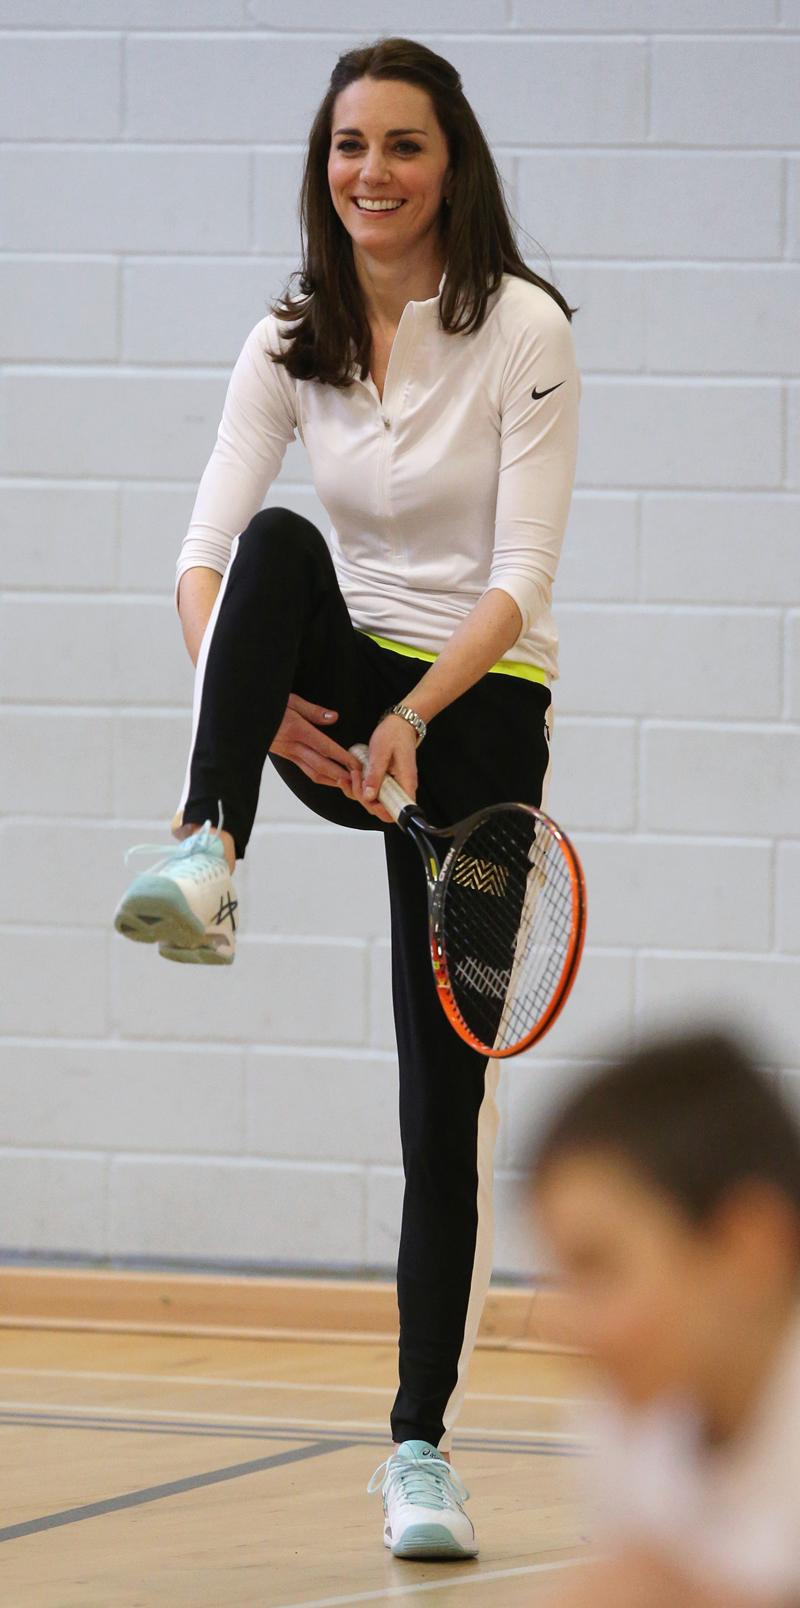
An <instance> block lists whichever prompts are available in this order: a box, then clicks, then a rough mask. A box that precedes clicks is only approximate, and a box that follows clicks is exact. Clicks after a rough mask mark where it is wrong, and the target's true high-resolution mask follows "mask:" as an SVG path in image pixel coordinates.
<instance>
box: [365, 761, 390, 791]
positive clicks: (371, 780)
mask: <svg viewBox="0 0 800 1608" xmlns="http://www.w3.org/2000/svg"><path fill="white" fill-rule="evenodd" d="M385 775H386V767H385V765H380V764H378V762H377V761H376V760H375V759H373V758H372V757H370V758H369V759H368V760H367V763H366V765H365V766H364V797H365V798H368V799H373V798H377V796H378V794H379V792H380V789H381V784H382V782H383V778H384V776H385Z"/></svg>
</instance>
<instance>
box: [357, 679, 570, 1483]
mask: <svg viewBox="0 0 800 1608" xmlns="http://www.w3.org/2000/svg"><path fill="white" fill-rule="evenodd" d="M549 704H550V692H549V689H547V688H545V687H543V686H542V685H540V684H539V683H536V682H530V681H527V680H521V679H518V678H516V677H510V676H504V675H499V674H490V675H486V676H484V677H483V678H482V679H481V681H480V682H479V683H477V685H476V686H475V687H473V688H470V690H469V692H467V693H465V694H463V696H462V697H461V698H459V699H457V700H456V701H455V703H454V704H452V705H450V707H449V708H448V709H446V710H443V711H442V713H441V714H440V715H438V716H437V718H436V722H435V724H434V725H433V726H432V729H431V733H430V736H429V738H428V739H427V740H426V743H425V745H424V746H423V747H422V748H421V749H420V753H419V789H418V794H417V797H418V801H419V803H420V806H421V808H422V809H423V811H424V812H425V814H427V815H429V817H430V819H431V820H432V821H433V822H434V823H437V824H439V823H441V824H442V825H448V824H451V823H452V822H454V821H456V820H458V819H460V818H462V817H463V816H465V815H468V814H469V813H470V812H471V811H472V810H475V809H478V808H480V807H481V806H482V805H484V804H490V803H499V802H502V801H503V800H504V799H508V798H514V799H521V800H524V801H526V802H528V803H531V804H540V803H541V801H542V791H543V787H544V786H545V782H546V776H547V772H548V768H549V743H548V737H547V732H546V729H545V717H546V713H547V712H548V709H549ZM426 750H427V752H426ZM384 842H385V845H386V856H387V865H388V872H389V887H390V895H391V911H392V990H393V1001H394V1013H395V1025H396V1031H397V1047H398V1059H399V1065H400V1126H401V1138H402V1147H403V1165H404V1171H405V1193H404V1200H403V1217H402V1226H401V1237H400V1249H399V1255H398V1269H397V1293H398V1305H399V1309H400V1358H399V1365H400V1384H399V1390H398V1393H397V1397H396V1399H395V1402H394V1406H393V1408H392V1414H391V1428H392V1435H393V1438H394V1440H395V1441H403V1440H406V1439H421V1440H426V1441H429V1442H430V1443H431V1444H432V1445H435V1446H439V1447H440V1448H441V1449H442V1450H443V1451H448V1450H449V1449H450V1444H451V1438H452V1429H453V1425H454V1423H455V1421H456V1418H457V1415H458V1412H459V1410H460V1407H461V1403H462V1401H463V1396H464V1392H465V1388H466V1378H467V1370H468V1366H469V1360H470V1357H471V1354H472V1349H473V1346H474V1343H475V1337H476V1334H477V1329H478V1323H479V1320H480V1315H481V1311H482V1308H483V1303H484V1299H485V1295H486V1290H487V1287H488V1284H489V1279H490V1275H491V1267H492V1253H493V1238H494V1212H493V1163H494V1149H495V1141H496V1137H497V1130H498V1110H497V1103H496V1090H497V1085H498V1078H499V1062H498V1061H496V1060H495V1059H493V1058H492V1057H487V1056H483V1055H481V1054H479V1052H477V1051H475V1050H472V1049H471V1048H470V1047H469V1045H467V1044H465V1043H464V1041H463V1040H462V1039H460V1038H459V1037H458V1035H457V1034H456V1033H455V1032H454V1030H453V1029H452V1027H451V1026H450V1024H449V1023H448V1021H447V1019H446V1017H445V1014H444V1012H443V1010H442V1008H441V1005H440V1004H439V1002H438V999H437V997H436V988H435V984H434V981H433V975H432V970H431V963H430V955H429V951H428V929H427V900H426V892H425V878H424V875H423V872H422V867H421V866H420V865H419V863H418V859H419V856H418V852H417V850H416V849H415V847H414V845H413V843H411V842H410V841H409V839H408V838H407V837H406V836H405V835H404V834H401V833H399V832H398V833H391V832H387V833H386V836H385V839H384Z"/></svg>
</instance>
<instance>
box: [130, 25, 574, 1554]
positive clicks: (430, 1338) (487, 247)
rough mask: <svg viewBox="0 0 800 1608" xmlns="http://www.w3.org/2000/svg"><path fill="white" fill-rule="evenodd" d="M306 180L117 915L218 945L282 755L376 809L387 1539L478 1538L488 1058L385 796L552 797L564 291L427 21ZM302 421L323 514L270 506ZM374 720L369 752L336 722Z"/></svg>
mask: <svg viewBox="0 0 800 1608" xmlns="http://www.w3.org/2000/svg"><path fill="white" fill-rule="evenodd" d="M300 203H301V219H302V239H303V263H302V268H301V269H299V270H298V271H297V274H296V275H292V276H291V279H295V278H298V279H299V294H297V295H294V294H291V293H290V289H289V286H288V285H287V287H286V291H285V294H284V295H283V296H282V297H281V298H280V299H279V301H278V302H277V303H276V304H275V305H274V306H273V307H272V308H271V309H270V312H269V313H268V314H267V315H266V317H264V318H262V319H260V320H259V321H258V323H257V324H255V325H254V327H253V328H252V329H251V331H250V333H249V335H248V336H247V339H246V341H245V342H244V345H243V347H242V350H241V352H240V354H239V357H238V359H237V361H236V364H235V366H234V369H233V373H232V375H231V379H230V383H229V386H228V390H227V394H226V397H225V404H224V408H223V412H222V418H221V420H220V424H219V430H218V434H217V440H216V443H215V445H214V449H213V452H212V454H211V457H210V459H209V461H208V463H207V465H206V468H205V471H204V473H203V476H202V479H201V482H200V486H199V488H198V492H197V496H196V499H195V504H194V508H193V510H192V516H191V520H190V524H189V529H188V531H187V533H186V536H185V539H184V542H183V545H182V548H181V553H180V556H179V560H178V566H177V576H176V598H177V604H178V609H179V612H180V617H181V621H182V624H183V629H184V635H185V639H186V643H187V646H188V649H189V652H190V654H191V656H192V658H193V659H194V660H195V662H196V664H197V675H196V680H195V697H194V709H193V716H192V735H191V742H190V750H189V756H188V762H187V766H186V773H185V777H184V784H183V790H182V795H181V799H180V804H179V806H178V810H177V812H176V815H175V817H174V820H173V833H174V836H175V837H176V838H178V839H179V840H181V841H180V846H179V847H177V848H173V849H172V850H171V854H170V855H168V856H167V857H166V858H165V860H164V861H162V862H161V864H160V865H158V866H156V867H154V868H153V870H152V871H151V872H148V873H144V874H143V876H142V877H141V878H138V879H137V880H136V881H135V882H134V883H133V885H132V887H131V888H130V889H129V890H128V893H127V894H126V895H125V897H124V898H123V900H122V901H121V904H120V906H119V908H118V911H117V916H116V925H117V928H118V930H119V931H120V932H122V933H124V934H125V936H126V937H129V938H135V939H137V940H144V941H149V942H153V941H158V943H159V949H160V952H161V954H162V955H164V956H165V957H166V958H168V959H171V960H178V961H184V962H185V961H190V962H194V963H201V964H225V963H227V964H230V962H231V961H232V960H233V958H234V951H235V933H236V926H237V923H238V914H237V911H238V905H237V901H236V899H235V896H234V894H233V881H232V876H233V872H234V870H235V864H236V860H237V859H242V858H243V857H244V854H245V849H246V846H247V844H248V841H249V838H250V834H251V831H252V827H253V822H254V819H255V813H256V806H257V802H258V796H259V788H260V783H261V774H262V770H263V766H264V763H265V761H266V759H267V757H269V759H270V762H271V763H272V765H273V766H274V768H275V769H276V771H277V772H278V775H279V776H280V777H281V778H282V780H283V781H284V782H285V783H286V785H287V787H289V788H290V789H291V790H292V792H293V793H294V794H295V795H296V796H297V797H298V798H300V799H301V800H302V801H303V802H304V803H305V804H306V805H307V806H308V808H309V809H310V810H313V811H314V812H315V814H317V815H318V816H321V817H323V818H324V819H325V820H328V821H333V822H335V823H337V824H339V825H343V826H348V827H351V828H355V829H357V830H370V831H380V832H382V834H383V842H384V848H385V855H386V865H387V874H388V885H389V896H390V905H391V938H392V1001H393V1010H394V1021H395V1027H396V1035H397V1058H398V1067H399V1080H400V1124H401V1137H402V1150H403V1161H404V1171H405V1196H404V1203H403V1215H402V1229H401V1237H400V1250H399V1257H398V1268H397V1294H398V1306H399V1312H400V1348H399V1388H398V1391H397V1394H396V1397H395V1400H394V1403H393V1406H392V1409H391V1414H390V1428H391V1432H392V1436H393V1441H394V1450H393V1452H392V1454H391V1455H390V1457H389V1459H388V1460H387V1463H386V1465H385V1469H384V1470H383V1472H384V1475H385V1477H384V1478H383V1481H382V1491H383V1499H384V1507H385V1514H386V1517H385V1520H384V1530H383V1539H384V1541H385V1544H386V1545H387V1546H391V1547H392V1550H393V1551H394V1552H395V1553H396V1555H397V1556H400V1557H447V1556H450V1557H452V1556H456V1557H459V1556H460V1557H464V1556H473V1555H474V1554H475V1553H476V1552H477V1542H476V1540H475V1534H474V1530H473V1527H472V1524H471V1521H470V1519H469V1518H468V1517H467V1515H466V1512H465V1511H464V1507H463V1502H464V1500H465V1488H464V1487H463V1486H462V1485H461V1483H460V1481H458V1480H457V1479H456V1478H455V1476H451V1475H450V1473H449V1468H448V1460H449V1456H450V1444H451V1437H452V1431H453V1426H454V1424H455V1422H456V1419H457V1417H458V1414H459V1411H460V1408H461V1404H462V1401H463V1398H464V1393H465V1388H466V1377H467V1367H468V1364H469V1359H470V1355H471V1351H472V1347H473V1345H474V1343H475V1337H476V1334H477V1329H478V1322H479V1318H480V1314H481V1309H482V1306H483V1301H484V1297H485V1294H486V1290H487V1287H488V1283H489V1277H490V1273H491V1259H492V1238H493V1203H492V1158H493V1150H494V1142H495V1137H496V1132H497V1124H498V1112H497V1105H496V1100H495V1092H496V1087H497V1079H498V1076H499V1062H497V1061H496V1060H493V1059H492V1058H491V1057H487V1056H486V1055H482V1054H481V1053H479V1052H478V1051H476V1050H474V1049H473V1048H471V1047H470V1046H469V1045H468V1044H466V1043H465V1042H464V1041H463V1040H462V1039H459V1038H458V1037H457V1035H456V1034H455V1033H454V1032H453V1031H452V1029H451V1027H450V1026H449V1024H448V1023H447V1020H446V1018H445V1016H444V1013H443V1012H442V1011H441V1009H440V1007H439V1004H438V1000H437V997H436V990H435V988H434V986H433V983H432V977H431V969H430V962H429V955H428V941H427V931H428V913H427V892H426V883H425V877H424V875H423V874H422V873H421V871H420V867H419V865H418V863H417V858H416V849H415V847H414V844H413V843H412V842H411V840H410V839H409V838H408V837H407V836H406V835H405V834H404V833H402V832H401V831H399V830H398V829H397V827H396V826H395V825H394V823H393V821H392V818H391V817H390V816H389V814H388V812H387V811H386V810H385V808H384V807H383V806H382V805H381V804H380V803H379V801H378V796H377V795H378V793H379V790H380V786H381V783H382V781H383V778H384V776H385V775H386V774H389V773H391V774H392V775H393V776H395V777H396V779H397V780H398V781H399V783H400V785H401V786H402V787H403V788H404V789H405V791H406V793H408V794H409V795H410V796H411V797H412V798H416V799H417V801H418V803H419V805H420V808H421V810H422V811H423V812H424V813H425V815H426V816H427V817H428V818H429V819H430V820H431V821H433V822H436V821H437V820H438V821H441V822H445V821H455V820H460V819H463V817H465V816H466V815H469V814H470V813H472V812H473V811H475V810H478V809H480V808H482V807H483V806H485V805H489V804H493V803H501V802H504V801H506V800H508V799H516V800H518V801H520V802H524V803H529V804H532V805H535V806H539V805H541V804H542V803H543V802H544V797H545V792H546V787H547V780H548V775H549V764H550V720H551V692H550V686H551V682H552V681H553V680H555V679H556V677H557V676H558V631H557V629H556V626H555V623H554V621H553V618H552V614H551V610H550V604H551V590H552V583H553V579H554V577H555V573H556V567H557V564H558V560H559V554H560V551H561V544H562V541H563V537H564V532H565V529H566V524H567V517H568V513H569V506H570V500H571V495H572V486H573V480H574V474H575V464H576V455H577V435H578V405H579V399H580V393H581V380H580V374H579V371H578V366H577V362H576V357H575V351H574V344H573V340H572V332H571V328H570V322H571V317H572V309H571V308H570V307H569V304H568V303H567V302H566V301H565V299H564V297H563V296H562V295H561V293H560V292H559V291H558V290H557V289H556V288H555V287H554V286H553V285H551V284H549V283H548V282H547V281H546V280H543V279H540V278H539V276H538V275H537V274H535V273H534V272H533V271H532V270H531V269H529V268H528V267H527V266H526V264H525V262H524V261H523V259H522V257H521V255H520V252H519V249H518V246H517V243H516V239H515V235H514V230H513V228H512V224H511V221H510V218H509V215H508V211H507V207H506V203H505V198H504V195H503V188H502V183H501V180H500V177H499V174H498V172H497V168H496V166H495V164H494V161H493V158H492V155H491V153H490V151H489V148H488V146H487V144H486V140H485V138H484V136H483V133H482V131H481V129H480V125H479V124H478V121H477V119H476V117H475V114H474V112H473V110H472V107H471V106H470V104H469V102H468V100H467V98H466V96H465V95H464V92H463V88H462V84H461V80H460V77H459V75H458V73H457V71H456V69H455V68H454V67H453V66H452V64H451V63H450V62H448V61H446V60H445V58H444V57H442V56H439V55H436V54H435V53H434V52H433V51H431V50H429V49H428V48H427V47H426V46H424V45H422V44H418V43H417V42H415V41H414V40H409V39H381V40H378V41H377V42H376V43H375V44H371V45H367V46H364V47H363V48H360V49H357V50H351V51H347V52H345V53H344V54H343V55H342V56H340V57H339V59H338V61H337V62H336V64H335V66H334V69H333V72H332V75H331V80H330V84H329V86H328V88H327V90H326V93H325V95H324V97H323V100H322V102H321V104H320V107H319V110H318V112H317V114H316V116H315V118H314V122H313V124H312V128H311V132H310V135H309V142H308V151H307V155H306V162H305V168H304V173H303V181H302V189H301V197H300ZM296 435H298V436H299V437H300V439H301V440H302V441H303V443H304V445H305V447H306V449H307V451H308V456H309V460H310V463H311V468H312V472H313V477H314V486H315V489H316V492H317V495H318V497H319V499H320V502H321V503H322V505H323V506H324V508H325V510H326V513H327V515H328V516H329V519H330V528H329V530H328V531H327V533H323V532H322V531H320V530H319V529H317V527H316V526H315V525H314V524H312V523H311V522H310V521H309V520H308V519H305V518H303V517H301V516H300V515H299V514H297V513H295V512H293V511H291V510H289V509H287V508H283V507H270V508H267V509H264V508H262V503H263V500H264V497H265V495H266V493H267V492H268V490H269V488H270V486H271V485H272V483H273V482H274V480H275V478H276V476H277V474H278V471H279V469H280V467H281V463H282V461H283V457H284V454H285V451H286V448H287V446H288V444H289V443H290V442H291V441H292V440H293V439H294V438H295V436H296ZM334 732H335V736H334ZM367 737H368V738H369V750H368V752H369V759H368V763H367V766H366V769H365V772H364V774H363V776H362V771H361V766H360V763H359V761H358V760H357V759H356V758H355V757H354V755H353V754H352V753H351V752H350V745H351V744H354V743H359V742H364V741H365V739H366V738H367ZM423 739H424V744H423V746H422V748H421V749H420V750H419V760H418V758H417V750H418V746H419V744H420V742H421V741H422V740H423ZM300 849H301V840H300V839H298V852H299V851H300ZM505 958H508V962H509V971H508V975H510V964H511V960H512V959H513V956H509V957H503V956H502V955H501V956H500V957H499V960H498V965H499V966H500V969H501V970H500V974H502V975H506V973H504V972H503V970H502V967H503V965H504V961H505Z"/></svg>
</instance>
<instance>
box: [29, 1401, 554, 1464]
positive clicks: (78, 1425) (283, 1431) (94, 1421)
mask: <svg viewBox="0 0 800 1608" xmlns="http://www.w3.org/2000/svg"><path fill="white" fill-rule="evenodd" d="M4 1423H7V1424H27V1425H28V1426H29V1427H30V1428H33V1429H37V1428H38V1429H83V1430H92V1431H95V1430H98V1431H102V1432H103V1433H106V1434H107V1433H109V1432H113V1433H116V1434H120V1433H128V1434H136V1435H177V1436H190V1437H195V1438H197V1439H210V1440H218V1439H224V1440H230V1439H231V1438H232V1437H233V1438H235V1439H236V1440H256V1441H259V1440H299V1441H306V1440H307V1439H308V1435H309V1426H308V1424H307V1423H306V1424H294V1423H292V1421H291V1419H286V1420H285V1422H282V1423H280V1424H277V1425H275V1424H272V1425H269V1426H267V1425H258V1424H242V1423H229V1424H226V1423H224V1422H223V1423H221V1424H220V1423H215V1424H213V1425H212V1424H204V1423H203V1422H202V1420H195V1422H194V1423H192V1421H191V1420H190V1419H189V1420H186V1419H172V1420H170V1419H169V1418H158V1419H152V1418H148V1417H147V1415H146V1414H143V1415H142V1417H141V1418H130V1417H128V1416H127V1415H126V1417H124V1418H115V1417H114V1416H113V1414H110V1413H103V1414H97V1413H90V1412H85V1413H60V1412H58V1411H57V1410H53V1411H48V1410H47V1408H43V1409H42V1410H41V1412H38V1411H34V1410H32V1409H31V1408H25V1409H20V1410H19V1411H18V1412H15V1411H13V1410H12V1409H9V1408H6V1409H5V1410H3V1411H2V1412H0V1424H4ZM313 1435H314V1442H315V1444H316V1445H320V1446H322V1445H325V1444H327V1442H328V1441H331V1442H332V1443H333V1444H334V1445H335V1446H339V1445H341V1443H342V1440H343V1438H344V1437H346V1440H347V1444H348V1446H385V1445H386V1443H387V1435H388V1431H384V1430H361V1429H350V1428H349V1427H348V1425H347V1424H343V1425H342V1429H341V1431H340V1430H332V1429H317V1428H316V1427H315V1428H314V1429H313ZM458 1449H459V1452H502V1453H504V1454H507V1455H509V1456H526V1457H529V1456H531V1455H534V1456H537V1457H575V1456H583V1455H584V1454H585V1451H586V1447H585V1446H584V1445H583V1444H582V1443H581V1442H580V1441H578V1440H564V1441H559V1442H558V1443H557V1444H554V1443H553V1442H552V1441H550V1440H547V1439H541V1440H539V1439H537V1438H535V1437H533V1436H532V1437H531V1439H530V1440H526V1441H524V1442H521V1441H519V1440H513V1441H511V1440H506V1439H505V1438H504V1436H503V1435H502V1434H498V1435H491V1436H489V1435H471V1434H470V1432H469V1430H463V1431H462V1432H461V1433H460V1434H459V1437H458Z"/></svg>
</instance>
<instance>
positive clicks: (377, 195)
mask: <svg viewBox="0 0 800 1608" xmlns="http://www.w3.org/2000/svg"><path fill="white" fill-rule="evenodd" d="M449 179H450V172H449V168H448V151H447V142H446V140H445V137H444V134H443V133H442V130H441V128H440V126H439V123H438V122H437V119H436V114H435V112H434V108H433V102H432V101H431V98H430V96H429V95H428V94H427V92H426V91H425V90H424V89H420V88H419V87H418V86H417V85H416V84H407V83H405V82H403V81H402V80H399V79H392V78H383V79H381V80H380V81H378V80H377V79H374V78H359V79H357V80H356V82H355V83H353V84H349V85H348V86H347V88H346V89H343V90H341V91H340V93H339V94H338V95H337V97H336V100H335V101H334V105H333V114H332V118H331V145H330V154H329V157H328V183H329V185H330V192H331V199H332V201H333V205H334V206H335V208H336V211H337V212H338V214H339V217H340V218H341V220H342V223H343V224H344V226H345V229H346V230H347V232H348V234H349V235H350V236H351V238H352V241H353V249H354V251H355V252H356V253H357V252H358V251H359V250H360V251H363V252H364V253H366V254H367V255H369V256H373V257H379V258H381V260H382V261H394V260H395V259H397V258H399V257H403V256H405V255H406V254H408V253H409V252H412V251H414V249H415V248H417V247H418V246H419V244H420V242H421V241H422V240H423V239H424V237H425V236H426V235H427V234H429V233H430V232H431V231H433V232H434V233H437V232H438V217H439V213H440V210H441V207H442V204H443V201H444V197H445V195H446V194H447V193H448V185H449ZM369 201H373V202H374V201H391V202H394V203H395V205H394V206H392V207H387V208H384V207H381V208H379V209H378V210H369V209H368V208H367V207H365V206H363V205H361V206H359V202H361V203H364V202H369ZM398 203H399V204H398Z"/></svg>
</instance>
